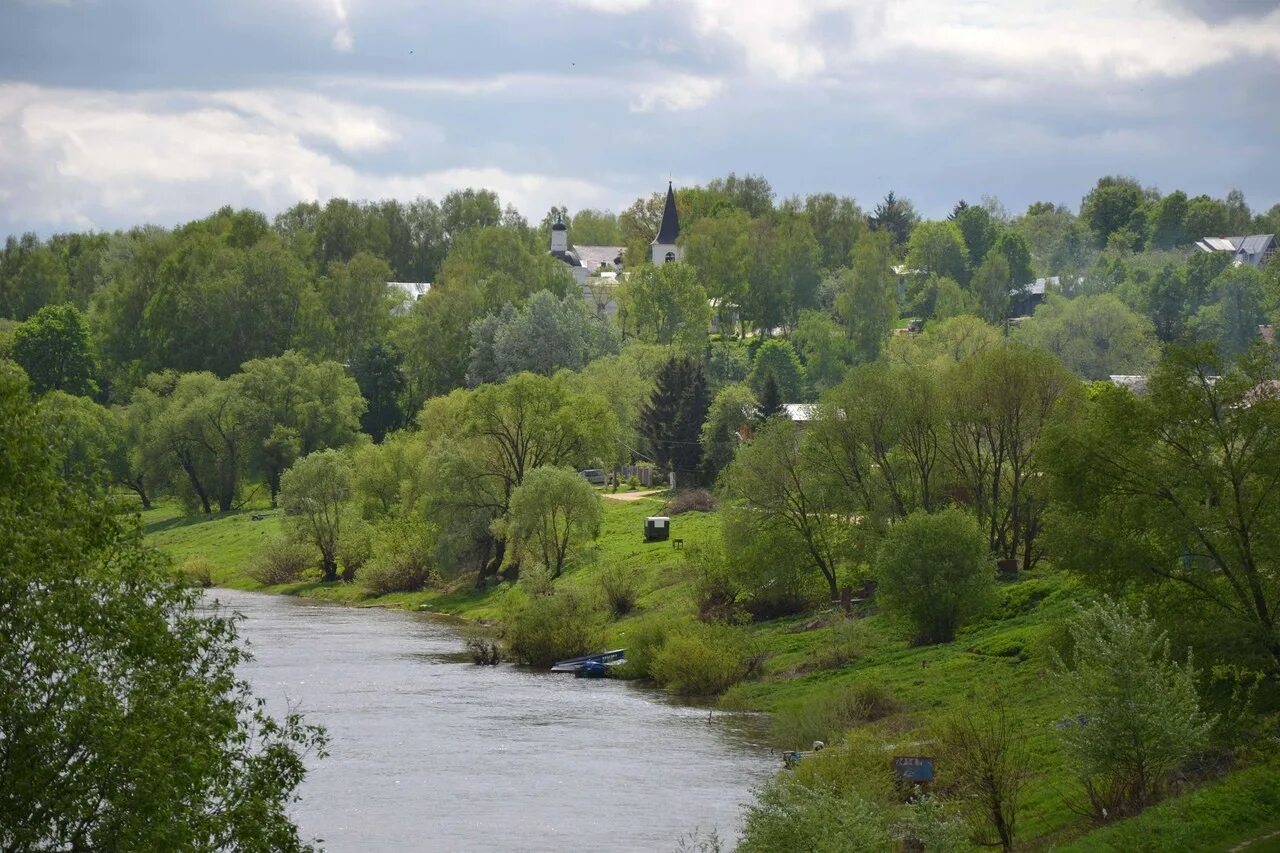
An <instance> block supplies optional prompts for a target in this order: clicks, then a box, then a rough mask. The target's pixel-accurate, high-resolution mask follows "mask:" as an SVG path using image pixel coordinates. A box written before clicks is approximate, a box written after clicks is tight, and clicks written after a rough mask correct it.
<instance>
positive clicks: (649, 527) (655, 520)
mask: <svg viewBox="0 0 1280 853" xmlns="http://www.w3.org/2000/svg"><path fill="white" fill-rule="evenodd" d="M670 535H671V519H670V518H669V517H667V516H665V515H651V516H649V517H648V518H646V519H645V520H644V541H646V542H661V541H662V540H664V539H666V538H668V537H669V536H670Z"/></svg>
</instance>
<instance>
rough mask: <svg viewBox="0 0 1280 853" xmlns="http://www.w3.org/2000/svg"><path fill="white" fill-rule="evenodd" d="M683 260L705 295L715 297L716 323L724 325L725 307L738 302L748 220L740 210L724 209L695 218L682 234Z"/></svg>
mask: <svg viewBox="0 0 1280 853" xmlns="http://www.w3.org/2000/svg"><path fill="white" fill-rule="evenodd" d="M682 239H683V241H684V260H685V263H687V264H689V266H691V267H693V268H694V269H695V270H697V272H698V281H699V282H701V283H702V285H703V287H704V288H706V291H707V296H709V297H711V298H713V299H718V300H720V301H719V305H720V308H721V316H720V318H719V319H720V322H721V325H722V327H724V326H727V322H726V321H728V320H729V319H730V311H731V309H730V308H729V306H730V305H731V304H732V305H742V304H743V302H744V300H745V294H746V285H747V262H748V259H749V257H750V255H751V252H750V243H751V219H750V217H748V216H747V215H746V214H745V213H743V212H742V211H740V210H726V211H724V212H722V213H719V214H717V215H715V216H706V217H703V218H701V219H698V220H697V221H696V222H694V223H693V224H692V225H691V226H689V227H688V228H686V229H685V230H684V233H683V234H682Z"/></svg>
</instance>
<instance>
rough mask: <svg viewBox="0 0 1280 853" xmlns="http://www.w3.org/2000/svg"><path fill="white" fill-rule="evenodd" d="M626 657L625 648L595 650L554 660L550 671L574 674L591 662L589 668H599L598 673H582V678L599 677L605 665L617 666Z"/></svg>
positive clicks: (602, 673) (601, 675)
mask: <svg viewBox="0 0 1280 853" xmlns="http://www.w3.org/2000/svg"><path fill="white" fill-rule="evenodd" d="M626 659H627V650H626V649H614V650H613V651H611V652H596V653H595V654H593V655H582V656H581V657H576V658H566V659H565V660H562V661H556V663H555V665H554V666H552V667H551V671H552V672H572V673H574V674H575V675H576V674H577V673H578V671H579V670H581V669H583V668H584V667H586V666H587V665H588V664H591V665H592V666H591V668H592V669H593V670H594V669H596V668H597V667H598V668H599V670H600V673H599V675H586V674H584V675H583V676H582V677H583V678H593V677H594V678H601V677H603V675H604V668H605V667H606V666H617V665H618V664H620V663H623V662H625V661H626Z"/></svg>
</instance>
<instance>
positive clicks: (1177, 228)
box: [1150, 190, 1188, 249]
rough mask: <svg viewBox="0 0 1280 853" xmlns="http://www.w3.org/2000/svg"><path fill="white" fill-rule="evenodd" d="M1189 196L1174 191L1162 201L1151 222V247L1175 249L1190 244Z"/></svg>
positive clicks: (1180, 191)
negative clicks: (1188, 227) (1188, 229)
mask: <svg viewBox="0 0 1280 853" xmlns="http://www.w3.org/2000/svg"><path fill="white" fill-rule="evenodd" d="M1186 219H1187V194H1186V193H1184V192H1183V191H1182V190H1174V191H1173V192H1171V193H1169V194H1168V195H1167V196H1165V197H1164V198H1162V199H1161V200H1160V204H1158V205H1157V206H1156V210H1155V215H1154V217H1153V219H1152V222H1151V241H1150V242H1151V246H1152V248H1156V249H1173V248H1176V247H1178V246H1184V245H1186V244H1187V242H1188V238H1187V231H1186Z"/></svg>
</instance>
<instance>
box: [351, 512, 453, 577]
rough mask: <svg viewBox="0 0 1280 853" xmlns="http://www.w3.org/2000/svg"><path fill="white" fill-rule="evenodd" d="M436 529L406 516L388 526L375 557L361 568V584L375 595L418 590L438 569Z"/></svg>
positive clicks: (376, 547) (376, 548)
mask: <svg viewBox="0 0 1280 853" xmlns="http://www.w3.org/2000/svg"><path fill="white" fill-rule="evenodd" d="M434 545H435V536H434V531H433V530H432V528H430V527H429V526H427V525H424V524H423V523H422V522H416V523H415V522H414V521H412V520H405V521H401V522H397V523H395V524H393V525H390V526H388V527H387V528H385V529H384V530H383V534H382V538H381V539H380V540H379V541H378V542H377V543H376V544H375V546H374V549H373V557H372V558H371V559H370V560H369V562H368V563H367V564H366V565H365V566H363V567H362V568H361V569H360V575H359V581H360V585H361V586H363V587H364V588H365V589H367V590H368V591H369V592H371V593H373V594H374V595H388V594H390V593H393V592H414V591H416V590H419V589H422V587H423V585H424V584H426V582H427V581H428V580H429V579H430V578H431V576H432V574H433V573H434V567H435V563H434V560H433V548H434Z"/></svg>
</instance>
